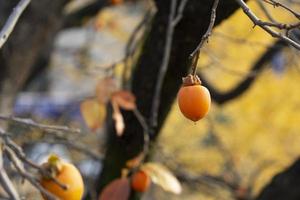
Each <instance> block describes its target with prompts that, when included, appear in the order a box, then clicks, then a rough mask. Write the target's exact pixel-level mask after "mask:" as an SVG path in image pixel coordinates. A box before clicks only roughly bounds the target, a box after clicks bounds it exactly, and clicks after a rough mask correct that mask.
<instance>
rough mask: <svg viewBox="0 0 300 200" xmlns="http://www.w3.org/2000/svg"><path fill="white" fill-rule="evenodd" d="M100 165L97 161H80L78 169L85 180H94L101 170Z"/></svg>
mask: <svg viewBox="0 0 300 200" xmlns="http://www.w3.org/2000/svg"><path fill="white" fill-rule="evenodd" d="M102 167H103V166H102V163H101V162H99V160H92V159H89V160H82V161H81V162H80V163H79V164H78V168H79V170H80V172H81V173H82V175H83V176H84V177H86V178H90V179H94V180H95V179H96V178H97V176H98V175H99V174H100V172H101V170H102Z"/></svg>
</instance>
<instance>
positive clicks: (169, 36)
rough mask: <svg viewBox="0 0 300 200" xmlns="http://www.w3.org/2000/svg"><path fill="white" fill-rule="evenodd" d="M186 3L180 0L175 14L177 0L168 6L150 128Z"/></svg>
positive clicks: (154, 124) (157, 108) (155, 122)
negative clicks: (164, 40)
mask: <svg viewBox="0 0 300 200" xmlns="http://www.w3.org/2000/svg"><path fill="white" fill-rule="evenodd" d="M186 4H187V0H182V1H181V2H180V5H179V9H178V12H177V14H176V7H177V0H172V1H171V7H170V14H169V19H168V27H167V33H166V44H165V48H164V57H163V60H162V64H161V67H160V71H159V73H158V77H157V83H156V85H155V93H154V97H153V105H152V109H151V113H152V116H151V119H150V124H151V129H152V128H154V127H156V126H157V118H158V110H159V105H160V95H161V89H162V85H163V81H164V78H165V75H166V73H167V70H168V65H169V60H170V55H171V48H172V41H173V34H174V30H175V27H176V25H177V24H178V23H179V21H180V20H181V18H182V16H183V11H184V8H185V6H186Z"/></svg>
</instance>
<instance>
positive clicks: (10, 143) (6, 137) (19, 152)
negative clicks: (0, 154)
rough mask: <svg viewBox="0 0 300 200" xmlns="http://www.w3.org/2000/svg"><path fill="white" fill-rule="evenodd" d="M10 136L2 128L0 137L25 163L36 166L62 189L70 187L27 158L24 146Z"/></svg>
mask: <svg viewBox="0 0 300 200" xmlns="http://www.w3.org/2000/svg"><path fill="white" fill-rule="evenodd" d="M9 136H10V135H9V134H7V133H5V131H4V130H2V129H0V137H2V139H3V142H4V144H5V145H6V146H8V147H9V148H11V149H12V150H13V151H14V152H15V154H16V155H17V157H18V158H19V159H20V160H21V161H22V162H24V163H26V164H28V165H29V166H31V167H32V168H35V169H36V170H38V171H39V173H40V174H42V175H44V176H47V177H49V178H50V179H51V180H52V181H53V182H54V183H55V184H57V185H58V186H59V187H61V188H62V189H64V190H66V189H67V188H68V187H67V186H66V185H65V184H63V183H61V182H60V181H59V180H57V179H56V178H54V177H52V175H51V174H50V173H49V172H48V171H46V170H44V169H43V168H42V167H41V166H39V165H37V164H35V163H33V162H32V161H30V160H29V159H27V157H26V155H25V153H24V152H23V150H22V148H21V147H20V146H18V145H17V144H16V143H15V142H14V141H13V140H12V139H10V137H9Z"/></svg>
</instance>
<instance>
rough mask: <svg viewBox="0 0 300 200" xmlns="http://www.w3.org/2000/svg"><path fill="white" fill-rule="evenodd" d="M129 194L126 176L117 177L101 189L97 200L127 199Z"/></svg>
mask: <svg viewBox="0 0 300 200" xmlns="http://www.w3.org/2000/svg"><path fill="white" fill-rule="evenodd" d="M129 195H130V183H129V180H128V178H119V179H116V180H114V181H112V182H111V183H110V184H108V185H107V186H106V187H105V188H104V189H103V191H102V193H101V194H100V196H99V199H98V200H128V198H129Z"/></svg>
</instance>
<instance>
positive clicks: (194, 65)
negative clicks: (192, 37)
mask: <svg viewBox="0 0 300 200" xmlns="http://www.w3.org/2000/svg"><path fill="white" fill-rule="evenodd" d="M199 57H200V51H197V53H196V54H195V55H194V56H193V57H192V75H193V76H197V75H196V72H197V64H198V60H199Z"/></svg>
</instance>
